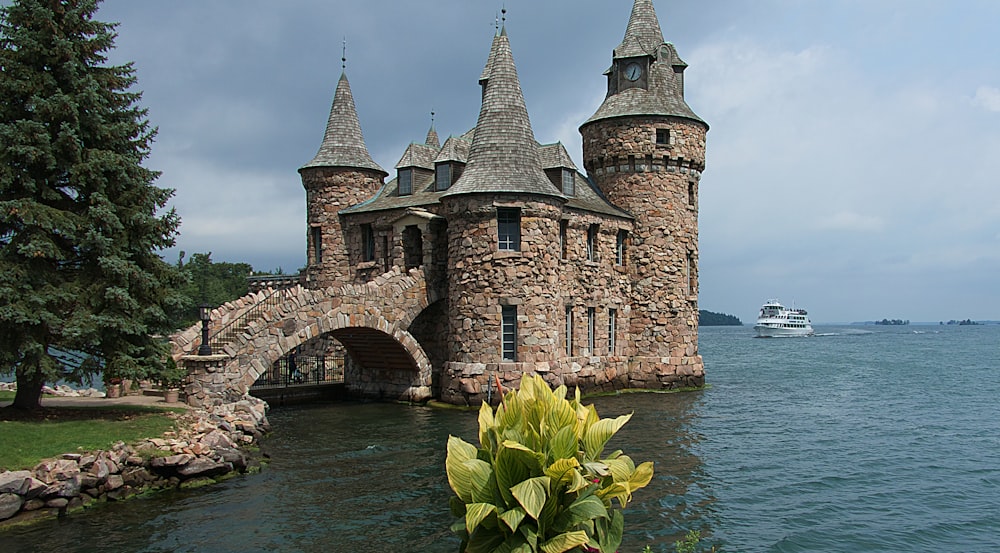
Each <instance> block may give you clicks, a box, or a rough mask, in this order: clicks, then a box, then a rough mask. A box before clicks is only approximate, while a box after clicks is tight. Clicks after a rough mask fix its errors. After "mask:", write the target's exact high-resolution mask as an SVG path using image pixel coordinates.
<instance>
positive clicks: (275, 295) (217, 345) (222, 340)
mask: <svg viewBox="0 0 1000 553" xmlns="http://www.w3.org/2000/svg"><path fill="white" fill-rule="evenodd" d="M290 293H291V289H289V288H277V289H275V290H272V291H271V293H270V294H268V295H267V296H265V297H264V299H262V300H260V301H259V302H257V303H255V304H253V305H252V306H251V307H250V309H247V310H246V312H244V313H243V314H242V315H240V316H239V317H236V318H235V319H233V320H231V321H229V324H227V325H226V326H224V327H222V328H220V329H219V330H217V331H216V332H215V334H212V335H211V336H209V338H208V345H209V346H210V347H211V348H212V353H220V352H221V351H222V348H224V347H226V345H227V344H231V343H233V342H234V341H235V340H236V338H237V337H238V336H239V335H240V334H243V333H244V332H246V330H247V327H249V326H250V323H252V322H254V321H256V320H258V319H260V318H262V317H263V316H264V313H265V312H266V311H267V310H268V309H271V308H272V307H276V306H278V305H280V304H281V302H283V301H285V299H286V298H287V297H288V296H289V294H290Z"/></svg>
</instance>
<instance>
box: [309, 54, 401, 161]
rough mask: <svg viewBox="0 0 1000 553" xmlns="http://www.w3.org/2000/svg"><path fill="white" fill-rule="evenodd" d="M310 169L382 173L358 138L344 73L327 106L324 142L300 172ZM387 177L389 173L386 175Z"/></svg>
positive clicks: (352, 98) (354, 112)
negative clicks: (327, 168) (331, 102)
mask: <svg viewBox="0 0 1000 553" xmlns="http://www.w3.org/2000/svg"><path fill="white" fill-rule="evenodd" d="M310 167H354V168H358V169H373V170H375V171H381V172H382V173H385V170H384V169H382V167H380V166H379V165H378V164H377V163H375V162H374V161H373V160H372V156H371V155H370V154H369V153H368V148H367V147H365V139H364V137H363V136H362V135H361V123H360V122H359V121H358V111H357V109H356V108H355V106H354V96H353V95H352V94H351V84H350V83H349V82H348V81H347V73H341V74H340V81H339V82H338V83H337V91H336V93H335V94H334V96H333V105H332V106H331V107H330V119H329V120H328V121H327V123H326V133H325V134H324V135H323V143H322V144H321V145H320V147H319V151H318V152H316V156H315V157H313V159H312V161H310V162H309V163H307V164H305V165H303V166H302V167H301V168H300V169H299V170H302V169H308V168H310ZM386 174H388V173H386Z"/></svg>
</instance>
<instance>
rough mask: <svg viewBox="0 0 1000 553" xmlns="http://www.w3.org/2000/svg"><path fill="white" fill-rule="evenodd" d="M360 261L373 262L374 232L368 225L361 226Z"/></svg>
mask: <svg viewBox="0 0 1000 553" xmlns="http://www.w3.org/2000/svg"><path fill="white" fill-rule="evenodd" d="M361 261H375V231H374V230H372V226H371V225H369V224H364V225H361Z"/></svg>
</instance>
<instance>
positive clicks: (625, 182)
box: [580, 0, 708, 375]
mask: <svg viewBox="0 0 1000 553" xmlns="http://www.w3.org/2000/svg"><path fill="white" fill-rule="evenodd" d="M686 68H687V64H686V63H684V61H683V60H681V58H680V57H679V56H678V55H677V51H676V49H675V48H674V46H673V45H672V44H670V43H668V42H665V41H664V40H663V33H662V31H661V30H660V24H659V21H658V20H657V17H656V13H655V11H654V9H653V3H652V0H635V2H634V4H633V7H632V14H631V17H630V18H629V23H628V27H627V29H626V31H625V37H624V38H623V39H622V42H621V44H619V45H618V47H617V48H615V49H614V51H613V53H612V62H611V67H610V68H609V69H608V70H607V71H606V72H605V73H604V74H605V76H606V77H607V86H608V92H607V96H606V97H605V99H604V102H603V103H602V104H601V106H600V107H599V108H598V110H597V112H596V113H594V115H593V116H592V117H591V118H590V119H588V120H587V121H586V122H585V123H584V124H583V125H582V126H581V127H580V133H581V134H582V135H583V158H584V166H585V168H586V170H587V172H588V174H589V176H590V177H591V179H592V180H593V181H594V183H595V184H596V185H597V186H598V187H599V188H600V190H601V191H602V192H603V193H604V194H605V196H606V197H607V198H608V199H609V200H610V201H611V202H612V203H614V204H615V205H617V206H619V207H621V208H623V209H624V210H626V211H628V212H629V213H631V214H632V215H633V216H634V217H635V228H634V230H633V233H632V235H631V236H629V237H628V240H629V243H630V247H629V249H628V251H629V259H628V260H627V268H628V271H629V273H630V275H631V276H632V281H633V282H634V285H633V290H632V305H633V311H632V317H631V320H630V324H631V335H632V337H633V340H634V346H635V350H636V352H637V353H638V355H639V357H637V358H636V359H637V361H636V362H637V363H640V364H643V363H645V364H648V365H649V366H647V367H645V368H644V369H643V370H646V371H655V372H656V373H657V374H658V375H661V374H666V373H671V374H676V373H677V372H678V371H681V372H685V371H693V372H694V373H695V374H697V373H702V374H703V369H702V361H701V356H700V355H698V353H697V333H698V301H697V298H698V182H699V180H700V178H701V172H702V171H703V170H704V167H705V135H706V132H707V131H708V124H706V123H705V122H704V121H702V120H701V118H699V117H698V116H697V115H695V113H694V112H693V111H692V110H691V108H690V107H688V105H687V102H686V101H685V99H684V80H683V75H684V70H685V69H686ZM662 360H666V363H667V364H668V365H670V366H669V367H662V366H659V365H661V364H662V363H663V361H662Z"/></svg>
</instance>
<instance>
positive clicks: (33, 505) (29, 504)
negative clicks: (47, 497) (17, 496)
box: [21, 499, 45, 511]
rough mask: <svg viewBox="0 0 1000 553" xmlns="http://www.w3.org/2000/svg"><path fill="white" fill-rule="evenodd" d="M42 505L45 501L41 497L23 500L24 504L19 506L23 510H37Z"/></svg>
mask: <svg viewBox="0 0 1000 553" xmlns="http://www.w3.org/2000/svg"><path fill="white" fill-rule="evenodd" d="M44 506H45V502H44V501H42V500H41V499H29V500H28V501H25V502H24V505H23V506H22V507H21V508H22V509H23V510H25V511H37V510H39V509H41V508H42V507H44Z"/></svg>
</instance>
